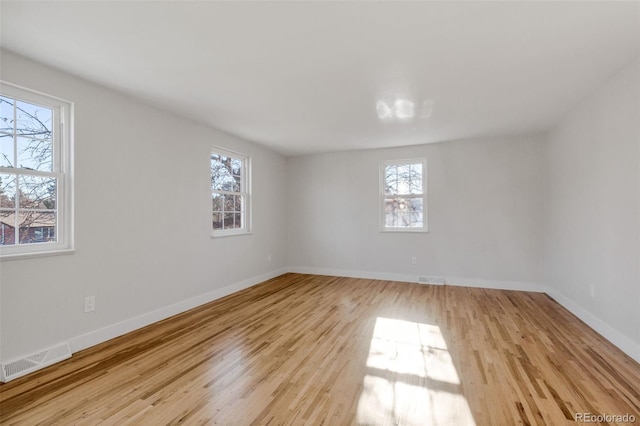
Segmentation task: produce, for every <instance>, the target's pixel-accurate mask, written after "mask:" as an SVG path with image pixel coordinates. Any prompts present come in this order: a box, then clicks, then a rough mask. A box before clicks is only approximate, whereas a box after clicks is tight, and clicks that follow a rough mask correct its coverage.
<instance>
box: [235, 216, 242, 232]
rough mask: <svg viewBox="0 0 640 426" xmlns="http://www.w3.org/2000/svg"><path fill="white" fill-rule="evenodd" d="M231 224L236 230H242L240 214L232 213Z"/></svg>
mask: <svg viewBox="0 0 640 426" xmlns="http://www.w3.org/2000/svg"><path fill="white" fill-rule="evenodd" d="M233 222H234V224H235V227H236V228H242V213H234V219H233Z"/></svg>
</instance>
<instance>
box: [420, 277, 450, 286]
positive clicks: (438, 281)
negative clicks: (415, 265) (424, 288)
mask: <svg viewBox="0 0 640 426" xmlns="http://www.w3.org/2000/svg"><path fill="white" fill-rule="evenodd" d="M418 284H433V285H444V277H440V276H436V275H420V276H419V277H418Z"/></svg>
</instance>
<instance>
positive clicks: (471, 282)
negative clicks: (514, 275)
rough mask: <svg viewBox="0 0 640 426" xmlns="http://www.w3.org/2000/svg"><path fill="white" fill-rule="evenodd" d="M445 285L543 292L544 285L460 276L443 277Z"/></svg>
mask: <svg viewBox="0 0 640 426" xmlns="http://www.w3.org/2000/svg"><path fill="white" fill-rule="evenodd" d="M445 283H446V284H447V285H455V286H459V287H478V288H490V289H495V290H516V291H533V292H536V293H544V290H545V288H544V286H542V285H540V284H539V283H536V282H530V281H499V280H482V279H479V278H462V277H445Z"/></svg>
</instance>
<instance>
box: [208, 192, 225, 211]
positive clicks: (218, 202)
mask: <svg viewBox="0 0 640 426" xmlns="http://www.w3.org/2000/svg"><path fill="white" fill-rule="evenodd" d="M211 198H212V201H213V211H214V212H219V211H222V200H223V199H224V195H220V194H212V196H211Z"/></svg>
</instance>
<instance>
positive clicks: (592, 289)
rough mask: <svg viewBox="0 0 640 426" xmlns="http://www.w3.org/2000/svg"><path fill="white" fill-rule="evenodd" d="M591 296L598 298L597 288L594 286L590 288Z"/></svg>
mask: <svg viewBox="0 0 640 426" xmlns="http://www.w3.org/2000/svg"><path fill="white" fill-rule="evenodd" d="M589 295H590V296H591V297H596V286H594V285H593V284H591V285H590V286H589Z"/></svg>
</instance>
